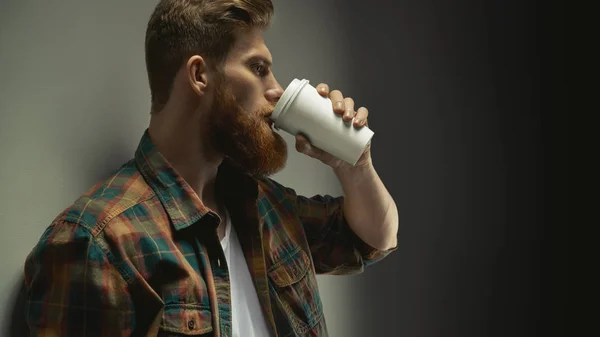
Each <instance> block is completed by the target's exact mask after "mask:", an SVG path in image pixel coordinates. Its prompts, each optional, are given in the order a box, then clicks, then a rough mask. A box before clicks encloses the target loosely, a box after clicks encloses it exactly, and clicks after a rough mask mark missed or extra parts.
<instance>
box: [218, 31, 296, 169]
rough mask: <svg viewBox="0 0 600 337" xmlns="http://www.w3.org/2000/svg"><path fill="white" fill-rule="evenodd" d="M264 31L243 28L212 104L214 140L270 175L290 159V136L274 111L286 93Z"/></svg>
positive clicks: (242, 161)
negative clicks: (277, 125) (280, 129)
mask: <svg viewBox="0 0 600 337" xmlns="http://www.w3.org/2000/svg"><path fill="white" fill-rule="evenodd" d="M271 63H272V59H271V54H270V52H269V50H268V48H267V47H266V45H265V43H264V40H263V37H262V34H261V31H260V30H252V31H248V32H243V33H240V35H238V37H237V42H236V43H235V45H234V46H233V48H232V49H231V51H230V53H229V54H228V57H227V59H226V61H225V63H224V65H223V69H222V75H221V76H219V78H218V79H217V85H216V90H215V96H214V104H213V107H212V109H211V116H210V124H211V125H210V128H209V129H210V130H211V138H212V139H211V141H212V144H214V146H216V147H217V149H218V150H219V151H221V152H222V153H223V154H224V155H225V156H227V157H229V158H230V159H231V160H232V161H234V162H235V163H236V164H237V165H239V166H240V167H241V168H242V169H243V170H244V171H246V172H247V173H249V174H252V175H256V176H269V175H272V174H274V173H276V172H277V171H279V170H281V169H282V168H283V167H284V166H285V162H286V159H287V146H286V143H285V141H284V139H283V138H282V137H281V136H280V135H279V134H277V133H275V132H274V131H273V130H272V128H271V127H272V124H271V122H270V120H269V119H268V116H269V115H270V114H271V113H272V112H273V108H274V106H275V104H276V103H277V101H278V100H279V98H280V97H281V95H282V93H283V89H282V88H281V86H280V85H279V83H278V82H277V80H276V79H275V76H274V75H273V73H272V72H271V68H270V65H271Z"/></svg>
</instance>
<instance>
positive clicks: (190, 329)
mask: <svg viewBox="0 0 600 337" xmlns="http://www.w3.org/2000/svg"><path fill="white" fill-rule="evenodd" d="M212 331H213V327H212V314H211V312H210V308H206V307H203V306H200V305H196V304H184V303H176V304H166V305H165V307H164V310H163V315H162V320H161V324H160V327H159V333H158V336H208V335H212V334H211V332H212Z"/></svg>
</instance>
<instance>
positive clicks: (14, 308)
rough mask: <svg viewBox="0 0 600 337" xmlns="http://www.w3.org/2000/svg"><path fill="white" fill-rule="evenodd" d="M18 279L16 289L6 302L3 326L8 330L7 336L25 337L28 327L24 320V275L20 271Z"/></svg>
mask: <svg viewBox="0 0 600 337" xmlns="http://www.w3.org/2000/svg"><path fill="white" fill-rule="evenodd" d="M18 280H19V281H18V282H17V284H16V285H15V288H16V289H17V291H15V292H13V293H12V298H11V301H9V303H7V310H6V315H5V317H4V322H6V324H5V326H6V327H7V328H6V329H7V330H8V331H5V333H8V335H6V336H7V337H27V336H29V328H28V327H27V324H26V322H25V309H26V308H25V300H26V298H27V297H26V296H27V294H26V292H25V276H24V275H23V274H22V273H21V275H20V276H19V279H18Z"/></svg>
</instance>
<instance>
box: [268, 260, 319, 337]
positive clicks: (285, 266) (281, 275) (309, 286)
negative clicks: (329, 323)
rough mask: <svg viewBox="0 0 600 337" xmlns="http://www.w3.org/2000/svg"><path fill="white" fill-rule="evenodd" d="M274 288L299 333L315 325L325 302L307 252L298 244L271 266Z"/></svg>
mask: <svg viewBox="0 0 600 337" xmlns="http://www.w3.org/2000/svg"><path fill="white" fill-rule="evenodd" d="M268 275H269V279H270V280H271V283H272V285H273V288H274V289H273V291H274V292H275V295H276V297H277V299H278V302H279V304H280V305H281V307H282V309H283V310H284V311H285V313H286V314H287V316H288V318H289V320H290V323H291V324H292V327H293V328H294V330H295V331H296V333H297V334H300V335H302V334H304V333H306V332H308V331H309V330H311V329H312V328H314V327H315V326H316V325H317V324H319V322H320V321H321V319H322V316H323V305H322V303H321V298H320V296H319V291H318V285H317V279H316V276H315V274H314V272H313V269H312V268H311V262H310V258H309V257H308V254H307V253H306V252H305V251H304V250H302V249H300V248H296V249H294V250H293V252H292V253H290V254H287V258H285V259H283V260H281V261H279V262H276V263H274V264H273V266H272V267H271V268H269V270H268Z"/></svg>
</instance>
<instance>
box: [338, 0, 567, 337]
mask: <svg viewBox="0 0 600 337" xmlns="http://www.w3.org/2000/svg"><path fill="white" fill-rule="evenodd" d="M338 3H339V10H340V11H342V12H343V13H344V14H343V15H345V16H346V19H347V22H349V23H350V24H348V27H349V29H348V30H347V35H348V39H352V41H353V44H355V45H356V46H357V47H356V53H353V54H352V56H351V57H352V60H353V63H354V68H353V69H352V71H353V75H354V78H355V79H356V81H358V82H361V83H369V84H372V85H369V86H366V87H367V88H368V89H365V90H364V91H361V92H360V93H357V95H355V96H358V97H359V98H360V100H361V101H367V102H373V103H370V106H369V109H370V110H371V111H378V114H377V115H374V116H373V118H371V119H370V120H369V124H370V125H371V126H372V127H373V129H376V130H378V135H379V137H377V135H376V138H374V140H373V150H372V151H373V158H374V159H373V160H374V164H375V166H376V167H377V169H378V172H379V173H380V175H381V177H382V179H383V180H384V182H385V183H386V185H387V186H388V188H389V190H390V192H391V193H392V195H393V196H394V198H395V200H396V202H397V204H398V205H399V208H400V219H401V221H400V230H399V245H400V248H399V251H398V252H396V253H394V254H392V255H391V256H390V257H389V258H388V259H386V260H384V261H383V262H381V263H380V264H378V265H375V266H373V267H372V269H371V270H370V271H369V272H367V273H365V274H363V275H362V276H361V282H363V284H362V285H361V286H362V287H364V288H365V289H370V290H369V291H365V292H362V293H360V294H359V296H361V306H364V307H367V308H369V309H373V310H361V308H357V310H355V314H354V315H355V319H356V320H357V322H362V323H363V324H361V325H360V327H361V328H362V335H364V336H380V335H381V336H411V337H417V336H463V337H465V336H549V335H552V336H554V335H556V336H565V335H566V332H565V322H564V319H563V308H564V304H563V303H564V301H565V300H566V298H565V291H564V289H563V287H564V286H565V285H566V277H565V276H564V275H563V274H562V272H563V268H564V267H566V259H567V257H566V254H567V252H566V251H567V249H566V243H565V242H562V243H560V244H559V242H558V241H557V239H558V238H559V237H560V236H563V237H564V236H566V233H567V228H566V226H565V225H566V221H565V220H566V219H565V218H566V210H567V204H566V200H564V198H563V197H564V196H566V195H560V194H559V190H562V188H565V187H566V185H565V183H564V181H562V180H561V178H560V176H559V174H560V173H563V172H561V171H560V168H561V166H562V165H564V164H562V163H563V161H562V159H561V158H560V157H559V156H558V155H559V153H560V154H561V155H563V154H566V152H565V151H566V148H567V145H566V138H567V135H566V121H567V116H566V113H564V111H563V110H562V107H563V104H564V100H565V98H564V93H563V91H562V89H563V88H562V85H563V82H562V81H563V68H562V41H563V39H564V37H563V32H562V25H561V24H562V21H561V20H562V17H561V15H562V11H561V8H559V5H558V4H557V3H541V2H540V3H537V2H533V1H471V0H460V1H443V0H424V1H416V0H409V1H388V0H385V1H377V2H375V1H373V2H367V1H358V0H351V1H338ZM391 102H393V103H391ZM393 106H396V107H397V108H391V109H390V107H393ZM559 114H560V118H559ZM559 198H563V199H562V200H561V199H559ZM563 241H564V240H563ZM361 289H363V288H361ZM378 289H386V290H385V291H382V290H378ZM389 289H394V290H393V291H391V292H390V291H389ZM357 326H358V324H357Z"/></svg>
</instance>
